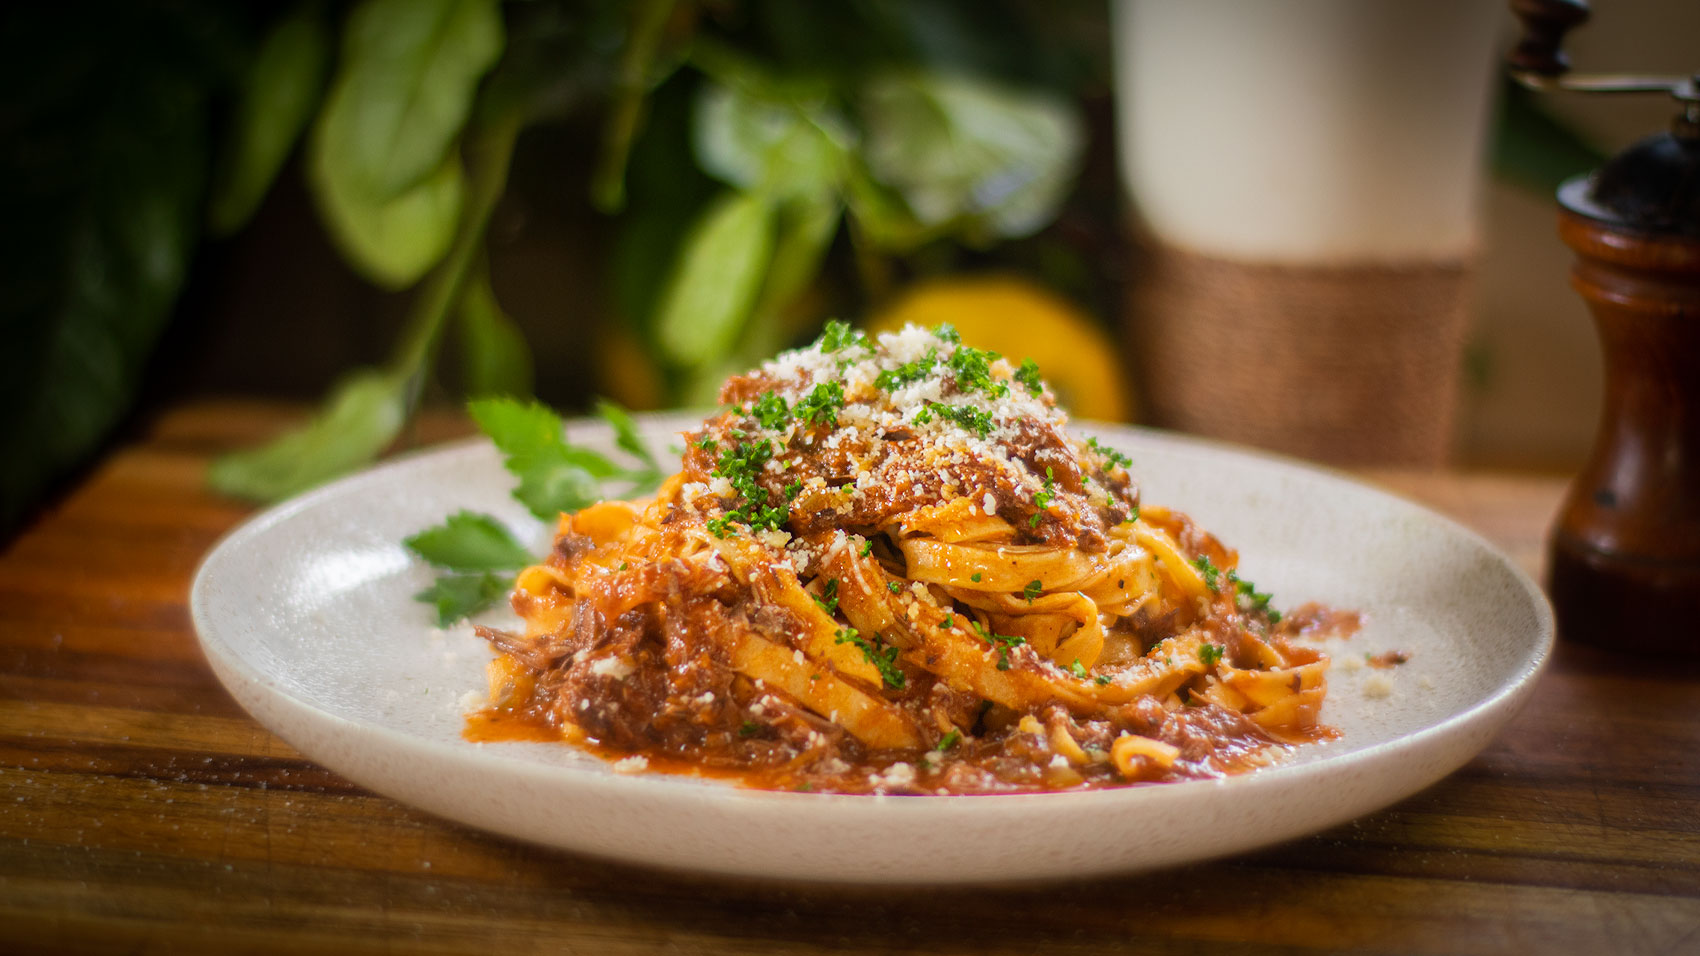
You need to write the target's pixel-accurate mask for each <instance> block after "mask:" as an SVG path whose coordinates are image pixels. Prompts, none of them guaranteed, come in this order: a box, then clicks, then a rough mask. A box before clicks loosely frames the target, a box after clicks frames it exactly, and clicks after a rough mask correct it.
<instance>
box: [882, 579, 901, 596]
mask: <svg viewBox="0 0 1700 956" xmlns="http://www.w3.org/2000/svg"><path fill="white" fill-rule="evenodd" d="M885 589H886V590H887V591H890V592H891V593H893V594H896V593H897V592H899V591H901V590H903V585H901V584H899V583H897V582H896V581H887V582H885Z"/></svg>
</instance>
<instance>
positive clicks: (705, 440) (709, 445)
mask: <svg viewBox="0 0 1700 956" xmlns="http://www.w3.org/2000/svg"><path fill="white" fill-rule="evenodd" d="M696 446H697V447H698V448H701V449H702V450H703V451H713V450H715V449H716V448H719V447H720V443H719V442H717V441H715V440H714V439H713V438H712V437H710V436H708V435H704V436H702V437H701V438H698V439H697V440H696Z"/></svg>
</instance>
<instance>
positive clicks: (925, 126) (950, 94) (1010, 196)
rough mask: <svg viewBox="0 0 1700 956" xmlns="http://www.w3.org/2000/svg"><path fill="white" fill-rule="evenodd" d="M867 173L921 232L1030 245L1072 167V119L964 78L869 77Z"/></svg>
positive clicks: (1077, 124)
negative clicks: (942, 230)
mask: <svg viewBox="0 0 1700 956" xmlns="http://www.w3.org/2000/svg"><path fill="white" fill-rule="evenodd" d="M859 106H860V110H861V115H862V118H863V122H864V125H865V128H866V130H867V139H866V148H865V150H864V151H863V155H864V156H865V157H866V161H867V169H868V171H869V172H870V173H871V174H872V175H873V177H874V178H875V179H877V180H878V181H879V182H880V183H881V184H883V185H885V186H887V187H890V188H891V189H892V190H894V191H895V192H896V193H897V194H898V195H900V196H901V197H902V199H903V201H904V203H905V204H906V205H907V207H908V210H909V212H910V213H911V214H912V215H913V216H914V219H915V221H916V222H917V223H918V224H919V225H921V226H922V227H935V226H946V227H948V228H949V230H950V231H951V232H953V233H954V234H956V235H957V236H959V237H960V238H962V239H964V240H966V241H968V242H971V243H986V242H990V241H992V240H994V239H1010V238H1017V237H1020V236H1026V235H1030V234H1031V233H1033V232H1035V231H1037V230H1038V229H1040V228H1041V227H1043V226H1044V225H1045V224H1046V223H1048V222H1050V220H1051V219H1052V218H1053V217H1054V216H1055V215H1056V211H1057V208H1058V206H1059V205H1060V203H1061V202H1062V200H1063V198H1064V196H1065V194H1066V193H1067V190H1068V187H1069V184H1070V182H1071V181H1072V180H1073V177H1074V174H1075V171H1076V170H1077V168H1078V167H1079V164H1080V158H1081V153H1082V149H1083V147H1084V145H1085V134H1084V128H1083V124H1082V122H1081V120H1080V117H1079V116H1078V115H1077V113H1076V112H1075V110H1074V109H1072V108H1071V107H1070V106H1069V105H1068V104H1067V103H1065V102H1064V101H1062V100H1060V99H1058V98H1057V97H1054V96H1051V95H1049V94H1045V93H1040V92H1037V91H1032V90H1019V89H1014V88H1011V87H1006V86H1003V85H1000V84H997V83H993V82H991V81H988V80H983V79H978V78H975V77H970V76H966V75H955V74H944V73H931V72H924V71H915V70H907V71H896V72H888V73H883V74H879V75H876V76H875V77H873V78H872V79H870V80H869V81H868V83H867V84H866V85H865V86H864V88H863V90H862V94H861V96H860V98H859Z"/></svg>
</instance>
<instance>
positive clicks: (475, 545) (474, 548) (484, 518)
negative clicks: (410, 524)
mask: <svg viewBox="0 0 1700 956" xmlns="http://www.w3.org/2000/svg"><path fill="white" fill-rule="evenodd" d="M402 543H403V544H405V545H407V547H408V550H410V551H412V552H413V553H414V554H417V555H419V556H420V557H422V558H424V559H425V560H427V561H429V562H431V563H432V564H434V565H436V566H437V567H440V568H447V569H449V570H450V571H513V570H517V569H519V568H523V567H525V566H526V565H528V564H530V563H531V562H532V560H533V558H532V555H531V552H530V551H528V550H526V548H525V545H522V544H520V543H519V542H518V541H517V540H515V539H514V536H513V534H511V533H510V532H509V531H508V529H507V528H504V527H503V526H502V523H501V522H500V521H497V520H496V519H495V518H492V517H490V516H489V515H487V514H478V513H476V512H472V511H459V512H456V513H455V514H452V515H450V516H449V517H448V520H446V521H444V522H443V523H442V524H440V525H437V526H436V527H432V528H427V529H425V530H424V531H421V532H419V533H418V534H416V535H413V536H412V537H410V538H407V539H405V540H404V541H403V542H402Z"/></svg>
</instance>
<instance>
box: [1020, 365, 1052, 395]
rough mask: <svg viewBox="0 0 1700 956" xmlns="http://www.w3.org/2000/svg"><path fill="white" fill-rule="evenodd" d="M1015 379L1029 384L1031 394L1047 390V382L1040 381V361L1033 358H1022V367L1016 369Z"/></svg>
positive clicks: (1028, 390)
mask: <svg viewBox="0 0 1700 956" xmlns="http://www.w3.org/2000/svg"><path fill="white" fill-rule="evenodd" d="M1015 380H1016V381H1017V382H1020V383H1021V384H1023V385H1025V386H1027V392H1028V394H1030V395H1038V394H1040V393H1041V392H1043V391H1044V390H1045V383H1044V382H1041V381H1039V363H1038V362H1035V361H1033V360H1032V359H1022V360H1021V367H1020V368H1018V369H1016V370H1015Z"/></svg>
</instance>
